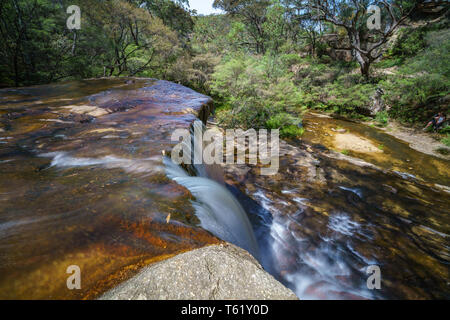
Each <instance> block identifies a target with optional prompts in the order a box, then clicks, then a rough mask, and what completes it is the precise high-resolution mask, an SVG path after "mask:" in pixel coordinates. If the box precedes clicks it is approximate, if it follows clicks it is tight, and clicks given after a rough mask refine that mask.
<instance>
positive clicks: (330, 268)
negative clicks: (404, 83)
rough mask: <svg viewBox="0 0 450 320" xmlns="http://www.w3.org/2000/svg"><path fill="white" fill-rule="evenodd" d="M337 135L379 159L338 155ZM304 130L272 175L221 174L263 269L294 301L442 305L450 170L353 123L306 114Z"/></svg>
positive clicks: (229, 170)
mask: <svg viewBox="0 0 450 320" xmlns="http://www.w3.org/2000/svg"><path fill="white" fill-rule="evenodd" d="M338 126H339V127H342V128H344V129H345V130H346V131H347V132H348V133H351V134H354V135H358V136H361V137H363V138H365V139H367V140H370V141H372V144H374V145H378V144H381V143H383V144H384V145H385V148H384V150H383V152H382V153H376V156H373V153H370V152H369V153H358V152H354V153H352V152H350V154H343V153H341V152H340V151H341V150H339V149H337V150H336V149H335V148H336V146H335V144H334V139H333V136H335V135H336V133H335V132H334V131H333V130H331V129H332V128H337V127H338ZM305 128H306V129H307V130H311V131H312V132H311V133H306V134H305V136H304V137H303V138H302V139H300V140H290V141H287V142H286V141H282V142H281V143H280V170H279V171H278V173H277V174H276V175H273V176H263V175H261V174H260V165H256V166H252V165H240V166H234V165H229V166H227V165H224V166H223V170H224V171H225V181H226V182H227V183H228V184H229V185H230V190H232V191H233V193H234V194H235V196H236V197H237V198H238V199H239V200H240V202H241V203H242V205H243V206H244V208H245V210H246V212H247V213H248V214H249V217H250V220H251V221H252V223H253V225H254V229H255V233H256V235H257V238H258V242H259V245H260V250H261V251H262V252H264V253H265V256H263V258H262V265H263V266H264V268H265V269H266V270H269V271H270V273H271V274H272V275H274V276H275V277H276V278H277V279H278V280H279V281H281V282H282V283H283V284H284V285H286V286H287V287H289V288H291V289H292V290H293V291H294V292H295V293H296V294H297V296H298V297H300V299H433V298H443V299H448V298H449V288H448V283H449V279H450V278H449V273H448V263H449V261H450V260H449V257H450V252H449V250H448V238H449V235H450V220H449V216H448V211H449V203H450V196H449V194H448V193H447V191H446V188H445V187H443V186H438V185H436V183H437V182H442V183H444V184H447V183H448V179H449V173H450V171H449V170H448V162H446V161H443V160H440V159H437V158H433V157H430V156H428V155H424V154H420V153H417V152H416V151H415V150H413V149H410V148H409V147H408V146H407V144H403V143H401V142H399V141H398V140H396V139H395V138H392V137H390V136H388V135H384V134H383V133H381V132H378V131H372V130H374V129H372V128H368V127H365V126H363V125H360V126H358V124H356V123H346V122H345V121H341V120H335V119H331V118H328V117H326V116H320V117H318V116H310V115H307V116H306V121H305ZM324 129H328V130H324ZM326 134H328V135H326ZM330 135H332V137H330ZM391 139H392V140H391ZM403 159H405V160H404V162H403ZM410 159H415V160H416V161H417V162H415V163H412V161H407V160H410ZM389 163H390V164H389ZM416 168H417V169H416ZM416 170H417V171H416ZM413 173H414V174H413ZM370 265H378V266H380V269H381V273H382V290H369V289H368V288H367V284H366V281H367V278H368V275H367V274H366V270H367V267H368V266H370Z"/></svg>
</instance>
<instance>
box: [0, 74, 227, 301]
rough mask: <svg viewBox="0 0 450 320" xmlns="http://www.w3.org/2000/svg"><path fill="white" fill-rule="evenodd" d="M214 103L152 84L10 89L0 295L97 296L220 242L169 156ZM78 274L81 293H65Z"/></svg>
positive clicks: (1, 174)
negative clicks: (167, 164)
mask: <svg viewBox="0 0 450 320" xmlns="http://www.w3.org/2000/svg"><path fill="white" fill-rule="evenodd" d="M208 101H209V99H208V98H207V97H205V96H203V95H200V94H198V93H195V92H194V91H192V90H190V89H187V88H184V87H182V86H179V85H176V84H172V83H169V82H165V81H154V80H145V79H142V80H139V79H134V80H133V79H131V80H129V81H126V80H124V79H109V80H105V79H103V80H90V81H81V82H71V83H65V84H57V85H49V86H37V87H31V88H20V89H5V90H0V129H1V130H0V142H2V143H1V144H0V298H3V299H5V298H6V299H11V298H32V299H38V298H39V299H52V298H65V299H73V298H92V297H95V296H96V295H97V294H99V293H101V292H102V291H104V290H105V289H107V288H109V287H111V286H113V285H114V284H116V283H118V282H119V281H121V280H123V279H125V278H127V277H129V276H130V275H132V274H133V273H134V272H135V271H136V270H137V269H138V268H139V267H142V266H144V265H146V264H148V263H150V262H153V261H158V260H160V259H164V258H167V257H169V256H171V255H173V254H176V253H179V252H183V251H186V250H190V249H192V248H196V247H200V246H203V245H205V244H207V243H216V242H217V241H218V240H217V239H216V238H214V237H213V236H211V235H210V234H209V233H207V232H206V231H203V230H202V229H200V228H199V227H198V224H199V221H198V220H197V218H196V217H195V215H194V209H193V207H192V206H191V204H190V199H191V198H192V197H191V196H190V195H189V193H188V192H187V191H186V190H185V189H184V188H182V187H180V186H178V185H177V184H176V183H174V182H171V181H170V180H169V179H167V178H166V176H165V173H164V171H163V170H162V167H163V164H162V157H161V154H162V151H163V150H170V149H171V148H172V147H173V145H174V143H173V142H171V141H170V135H171V133H172V131H173V130H174V129H176V128H188V127H189V125H190V124H191V123H192V122H193V121H194V120H195V119H196V116H195V115H194V114H192V113H191V112H185V110H186V109H189V110H194V111H195V112H198V111H199V110H200V108H201V107H202V106H203V105H204V104H206V103H208ZM173 114H176V116H174V115H173ZM3 142H4V143H3ZM169 214H170V215H171V217H172V220H171V222H170V223H169V224H167V223H166V217H167V216H168V215H169ZM70 265H78V266H79V267H80V268H81V276H82V290H80V291H70V290H68V289H67V287H66V279H67V277H68V276H69V275H68V274H66V269H67V267H68V266H70Z"/></svg>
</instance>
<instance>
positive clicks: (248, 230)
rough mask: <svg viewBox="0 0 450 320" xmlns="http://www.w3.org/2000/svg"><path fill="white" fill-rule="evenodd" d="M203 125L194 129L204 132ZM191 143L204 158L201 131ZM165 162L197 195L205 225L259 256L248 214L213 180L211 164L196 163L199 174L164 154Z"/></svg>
mask: <svg viewBox="0 0 450 320" xmlns="http://www.w3.org/2000/svg"><path fill="white" fill-rule="evenodd" d="M203 129H204V128H203V124H202V123H201V122H200V121H196V122H194V124H193V128H192V131H193V133H194V132H197V133H198V132H199V131H201V132H202V131H203ZM191 137H192V143H191V144H190V145H188V146H187V147H188V148H187V150H190V151H191V153H193V156H194V158H193V159H195V157H196V156H198V157H201V156H202V155H201V152H202V148H199V145H200V144H201V142H200V143H199V141H201V139H199V137H198V134H192V135H191ZM164 164H165V167H166V174H167V176H168V177H169V178H170V179H172V180H174V181H175V182H177V183H178V184H180V185H182V186H184V187H185V188H187V189H188V190H189V191H190V192H191V193H192V195H193V196H194V197H195V198H196V200H195V201H193V202H192V205H193V207H194V208H195V212H196V215H197V217H198V218H199V219H200V222H201V226H202V228H204V229H206V230H208V231H210V232H211V233H212V234H214V235H215V236H217V237H219V238H220V239H222V240H225V241H227V242H230V243H233V244H235V245H237V246H239V247H241V248H243V249H245V250H247V251H248V252H250V253H251V254H252V255H253V256H254V257H255V258H257V259H259V248H258V243H257V241H256V238H255V235H254V232H253V228H252V225H251V224H250V221H249V219H248V216H247V214H246V212H245V211H244V209H243V208H242V206H241V205H240V203H239V202H238V200H237V199H236V198H235V197H234V196H233V195H232V194H231V193H230V192H229V191H228V190H227V189H226V187H225V186H224V185H222V184H220V183H218V182H216V181H214V180H213V177H211V174H210V173H209V170H208V167H207V166H205V165H204V164H194V165H193V169H194V170H193V171H194V172H195V174H196V176H190V175H189V174H188V173H187V172H186V171H185V170H184V169H183V168H182V167H181V166H179V165H177V164H175V163H174V162H173V161H172V159H170V158H167V157H165V158H164Z"/></svg>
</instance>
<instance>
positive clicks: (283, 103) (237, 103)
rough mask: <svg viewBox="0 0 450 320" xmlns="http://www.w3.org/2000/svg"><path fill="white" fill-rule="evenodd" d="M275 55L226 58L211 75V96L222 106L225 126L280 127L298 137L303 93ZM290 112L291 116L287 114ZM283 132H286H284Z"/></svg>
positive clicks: (284, 132) (221, 113)
mask: <svg viewBox="0 0 450 320" xmlns="http://www.w3.org/2000/svg"><path fill="white" fill-rule="evenodd" d="M286 74H287V69H286V68H285V67H284V66H282V65H281V64H279V62H278V59H277V58H275V57H273V56H269V55H266V56H259V57H249V56H244V55H240V56H235V57H227V59H226V62H224V63H223V64H221V65H219V66H218V67H217V68H216V72H215V73H214V74H213V76H212V81H211V84H210V86H211V89H212V93H213V94H214V96H215V97H216V99H217V100H218V101H220V103H221V105H222V106H224V107H223V108H222V109H221V110H219V112H218V119H219V122H220V123H221V124H222V125H224V126H226V127H235V126H238V127H242V128H244V129H248V128H269V129H271V128H279V129H281V131H282V134H286V135H298V134H299V133H300V131H298V130H297V131H294V130H292V128H288V127H290V126H296V125H298V124H300V122H301V120H300V119H299V118H297V117H300V116H301V113H302V106H301V101H302V94H301V92H300V91H299V89H298V88H297V87H296V86H295V85H294V83H293V82H292V80H290V79H289V78H288V77H286V76H285V75H286ZM288 113H290V115H288ZM283 129H284V130H283Z"/></svg>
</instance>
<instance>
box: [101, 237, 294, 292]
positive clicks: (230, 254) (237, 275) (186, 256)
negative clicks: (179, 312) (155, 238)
mask: <svg viewBox="0 0 450 320" xmlns="http://www.w3.org/2000/svg"><path fill="white" fill-rule="evenodd" d="M296 299H297V297H296V296H295V294H294V293H293V292H292V291H291V290H289V289H287V288H286V287H284V286H283V285H282V284H281V283H280V282H278V281H277V280H275V279H274V278H273V277H272V276H271V275H269V274H268V273H267V272H266V271H264V269H263V268H262V267H261V265H260V264H259V263H258V262H257V261H256V259H255V258H253V256H251V255H250V254H249V253H248V252H247V251H245V250H243V249H240V248H238V247H236V246H234V245H231V244H220V245H214V246H209V247H204V248H201V249H197V250H193V251H190V252H187V253H183V254H180V255H178V256H175V257H173V258H171V259H168V260H165V261H162V262H158V263H156V264H153V265H150V266H148V267H146V268H144V269H143V270H141V271H140V272H139V274H137V275H136V276H135V277H133V278H131V279H130V280H128V281H125V282H123V283H122V284H120V285H119V286H117V287H115V288H113V289H112V290H110V291H108V292H107V293H105V294H104V295H103V296H101V297H100V300H296Z"/></svg>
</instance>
